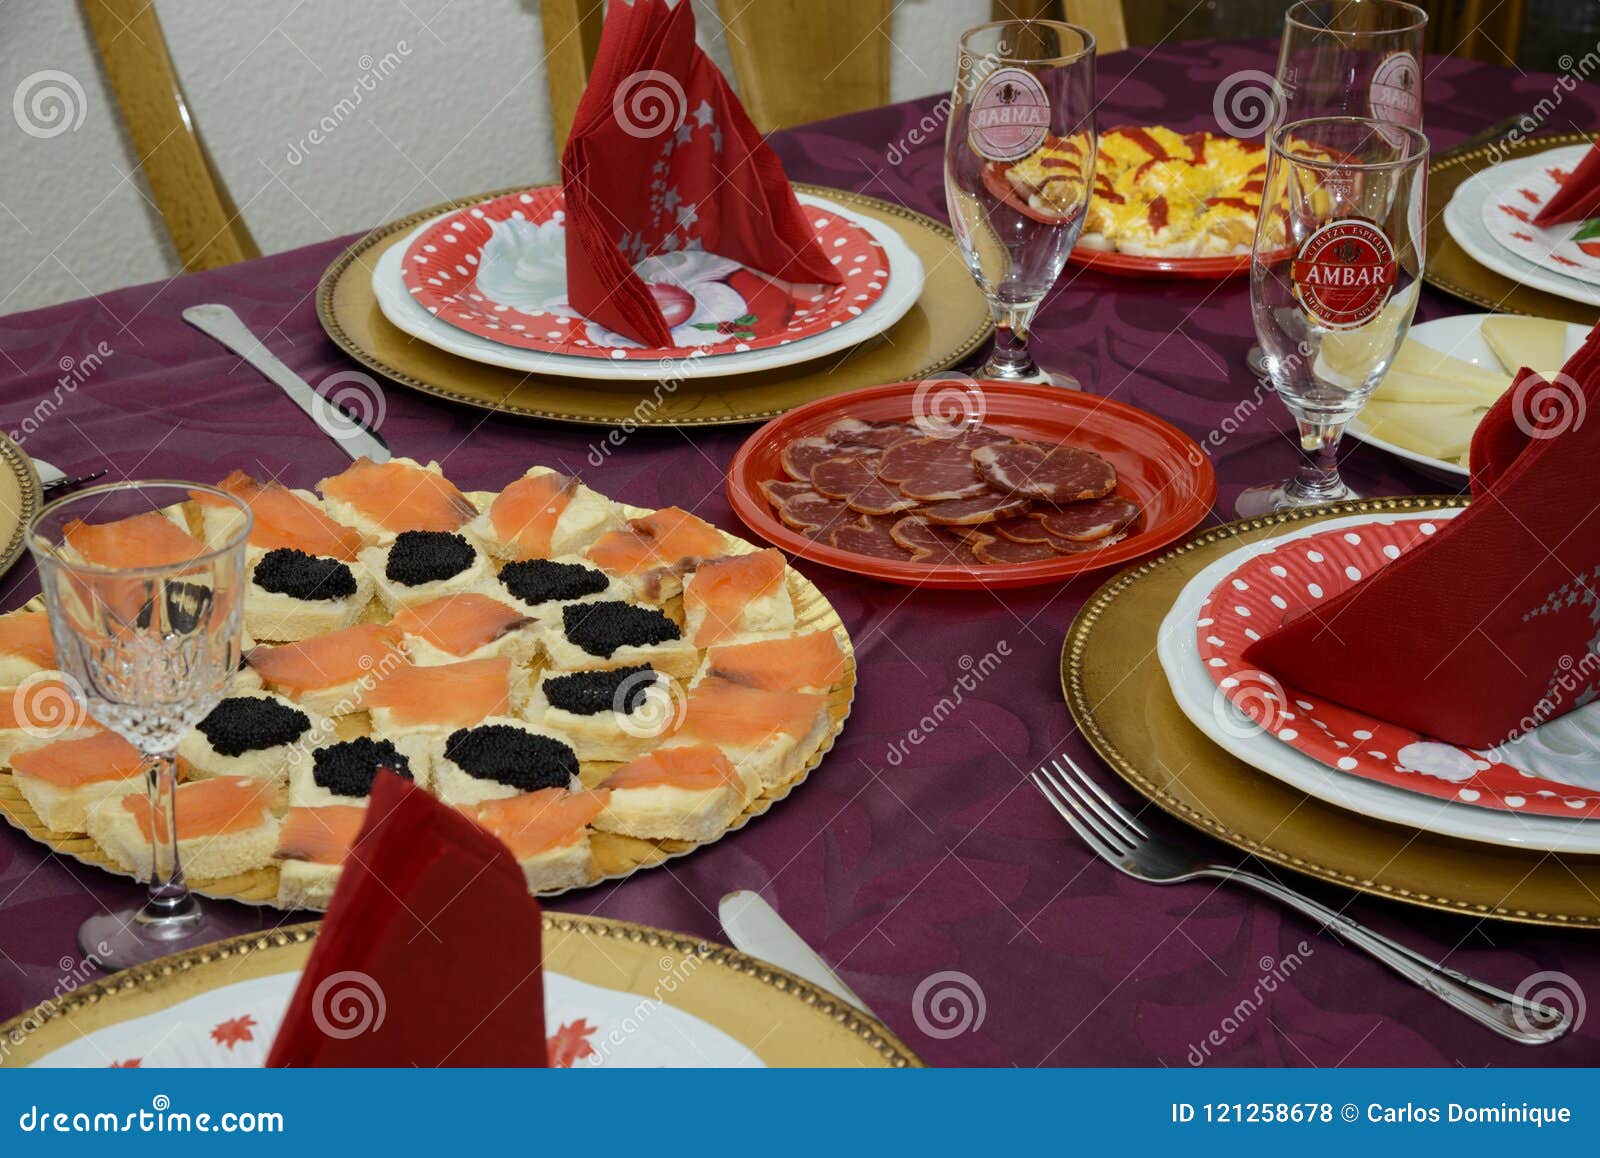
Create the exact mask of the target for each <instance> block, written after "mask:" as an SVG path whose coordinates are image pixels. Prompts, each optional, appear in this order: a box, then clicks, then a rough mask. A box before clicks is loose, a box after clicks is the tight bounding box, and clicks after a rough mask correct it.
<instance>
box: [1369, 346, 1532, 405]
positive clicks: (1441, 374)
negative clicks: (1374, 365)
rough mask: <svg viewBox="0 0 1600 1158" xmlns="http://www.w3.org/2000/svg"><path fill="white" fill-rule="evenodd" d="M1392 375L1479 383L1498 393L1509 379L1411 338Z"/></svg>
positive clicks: (1403, 349)
mask: <svg viewBox="0 0 1600 1158" xmlns="http://www.w3.org/2000/svg"><path fill="white" fill-rule="evenodd" d="M1389 369H1390V370H1391V371H1394V370H1401V371H1404V372H1405V373H1407V374H1420V375H1422V376H1424V377H1428V378H1444V379H1446V380H1447V381H1451V382H1462V383H1466V382H1478V383H1481V384H1483V386H1484V387H1485V388H1486V389H1487V388H1489V387H1491V386H1492V387H1495V388H1496V390H1497V395H1496V396H1497V397H1498V391H1500V390H1504V389H1505V384H1506V382H1507V381H1508V379H1509V376H1508V375H1507V374H1505V373H1503V372H1501V371H1499V370H1494V369H1490V368H1489V367H1487V366H1477V365H1474V364H1473V363H1471V362H1468V361H1466V360H1465V359H1463V358H1457V357H1454V356H1452V355H1450V354H1446V353H1445V352H1444V351H1442V350H1435V349H1434V348H1433V347H1431V346H1424V345H1423V344H1422V343H1421V342H1419V341H1417V340H1416V339H1415V338H1407V339H1406V340H1405V341H1404V342H1402V343H1401V344H1400V349H1399V351H1398V352H1397V353H1396V354H1395V356H1394V361H1393V362H1391V363H1390V364H1389Z"/></svg>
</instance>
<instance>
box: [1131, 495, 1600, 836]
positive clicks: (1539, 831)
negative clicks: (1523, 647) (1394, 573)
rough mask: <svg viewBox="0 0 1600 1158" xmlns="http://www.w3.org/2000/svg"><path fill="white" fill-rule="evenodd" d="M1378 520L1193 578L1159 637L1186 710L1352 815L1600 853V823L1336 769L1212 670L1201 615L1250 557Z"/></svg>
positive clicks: (1224, 562)
mask: <svg viewBox="0 0 1600 1158" xmlns="http://www.w3.org/2000/svg"><path fill="white" fill-rule="evenodd" d="M1457 514H1459V512H1458V511H1454V510H1442V511H1427V512H1424V513H1419V514H1411V515H1395V516H1393V517H1394V518H1395V519H1397V520H1421V519H1427V520H1432V521H1434V522H1437V521H1439V520H1441V519H1448V518H1454V517H1455V515H1457ZM1372 521H1373V516H1371V515H1353V516H1351V517H1349V518H1344V519H1329V520H1326V521H1323V522H1317V523H1312V524H1310V525H1308V526H1306V527H1304V528H1303V529H1301V530H1297V531H1294V532H1292V533H1290V534H1287V535H1281V536H1278V537H1277V538H1272V539H1264V540H1262V541H1260V542H1257V543H1249V544H1247V545H1245V546H1243V547H1240V548H1238V549H1237V550H1234V551H1230V552H1229V553H1228V554H1226V555H1224V556H1223V557H1222V558H1220V559H1218V560H1217V561H1216V562H1215V563H1212V564H1211V565H1210V566H1209V567H1207V568H1206V569H1205V570H1203V571H1201V572H1200V574H1198V575H1196V576H1195V577H1194V578H1193V579H1191V580H1190V581H1189V583H1188V584H1187V585H1186V586H1185V587H1184V589H1183V591H1182V592H1180V593H1179V595H1178V598H1177V599H1176V600H1175V601H1174V602H1173V605H1172V610H1171V611H1169V612H1167V616H1166V618H1165V619H1164V620H1162V622H1161V630H1160V632H1159V633H1158V634H1157V636H1156V653H1157V655H1158V656H1159V657H1160V659H1161V668H1162V670H1163V671H1164V672H1165V673H1166V676H1167V683H1168V685H1169V686H1170V687H1171V688H1172V695H1173V698H1174V699H1176V700H1177V701H1178V706H1179V707H1180V708H1181V709H1183V714H1184V715H1186V716H1188V717H1189V720H1190V722H1191V723H1193V724H1194V726H1195V727H1197V728H1199V729H1200V731H1202V732H1204V733H1205V735H1206V737H1207V738H1208V739H1210V740H1211V741H1212V742H1213V743H1215V744H1216V745H1218V746H1219V747H1221V748H1222V749H1224V750H1225V751H1227V752H1229V753H1231V754H1232V755H1234V756H1237V757H1238V758H1239V759H1240V760H1243V761H1244V762H1245V763H1246V764H1249V765H1250V766H1251V767H1253V768H1257V769H1259V770H1260V771H1262V772H1265V773H1266V774H1267V775H1268V776H1271V777H1273V778H1274V779H1276V780H1281V781H1283V782H1284V783H1285V784H1288V785H1289V786H1290V787H1292V788H1297V789H1299V790H1300V791H1301V792H1304V793H1306V794H1307V795H1310V796H1315V797H1316V798H1317V799H1318V800H1325V801H1327V802H1328V803H1329V804H1335V805H1338V806H1339V807H1340V808H1346V809H1349V810H1350V811H1351V812H1357V813H1360V814H1361V815H1363V816H1370V817H1373V818H1374V819H1377V820H1387V821H1390V822H1392V823H1394V824H1403V825H1406V826H1407V827H1409V828H1420V829H1423V830H1424V831H1427V832H1436V833H1439V834H1440V835H1443V836H1453V837H1457V838H1459V839H1462V840H1475V841H1480V842H1482V843H1485V844H1499V845H1508V846H1510V847H1512V848H1524V849H1534V850H1540V851H1545V852H1564V853H1600V824H1596V823H1591V822H1589V821H1584V820H1578V819H1573V820H1562V819H1560V818H1557V817H1548V816H1534V815H1529V814H1526V813H1516V812H1497V811H1494V810H1491V809H1487V808H1474V807H1472V806H1471V805H1467V804H1453V803H1451V802H1449V801H1441V800H1436V799H1434V798H1433V797H1430V796H1424V795H1422V794H1420V793H1416V792H1407V791H1405V790H1404V789H1401V788H1393V787H1390V786H1389V785H1387V784H1378V783H1376V782H1374V781H1371V780H1366V779H1363V778H1362V777H1360V776H1352V775H1349V774H1348V773H1344V772H1339V771H1337V770H1335V769H1333V768H1329V767H1328V766H1327V765H1325V764H1321V763H1319V762H1318V761H1316V760H1313V759H1312V758H1311V757H1310V756H1307V755H1306V754H1305V753H1303V752H1299V751H1296V750H1295V749H1294V748H1291V747H1290V746H1289V745H1288V744H1285V743H1283V742H1282V741H1280V740H1279V739H1278V738H1277V737H1275V736H1273V735H1272V734H1271V733H1269V732H1264V731H1262V730H1261V729H1260V728H1259V727H1257V726H1256V725H1254V724H1253V723H1251V721H1250V720H1249V719H1248V718H1247V717H1246V716H1245V715H1244V714H1243V713H1241V712H1240V711H1239V710H1238V709H1237V708H1235V707H1234V706H1233V705H1232V704H1231V703H1229V702H1228V699H1227V697H1226V696H1225V695H1223V694H1222V693H1221V692H1220V691H1219V689H1218V688H1217V685H1216V683H1215V682H1214V681H1213V680H1212V678H1211V676H1210V675H1209V674H1207V672H1206V668H1205V664H1204V663H1203V662H1202V661H1201V659H1200V653H1199V649H1198V647H1197V645H1196V642H1195V620H1196V619H1198V618H1199V615H1200V605H1201V604H1202V603H1204V602H1205V600H1206V597H1207V596H1209V595H1210V594H1211V592H1212V590H1213V589H1214V588H1215V587H1216V586H1217V584H1218V583H1221V582H1222V581H1223V580H1224V579H1226V578H1227V576H1228V575H1229V574H1231V573H1232V572H1233V571H1234V569H1235V568H1237V567H1239V566H1240V565H1241V564H1242V563H1244V561H1245V560H1247V559H1250V558H1253V557H1254V556H1256V555H1260V554H1263V553H1265V552H1267V551H1270V550H1272V549H1273V548H1274V547H1277V546H1278V545H1280V544H1282V543H1286V542H1291V541H1293V540H1295V539H1302V538H1305V537H1306V536H1307V535H1315V534H1320V533H1321V532H1323V531H1328V530H1333V529H1336V528H1339V527H1346V526H1358V525H1360V524H1362V523H1371V522H1372Z"/></svg>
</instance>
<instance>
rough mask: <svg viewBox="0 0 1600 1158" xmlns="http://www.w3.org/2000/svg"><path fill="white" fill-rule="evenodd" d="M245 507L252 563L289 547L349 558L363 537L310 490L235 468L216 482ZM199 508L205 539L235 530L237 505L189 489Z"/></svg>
mask: <svg viewBox="0 0 1600 1158" xmlns="http://www.w3.org/2000/svg"><path fill="white" fill-rule="evenodd" d="M217 489H218V490H220V491H226V492H227V493H228V494H230V495H232V496H233V497H234V498H236V499H238V500H239V501H240V502H242V503H244V504H245V505H246V506H247V507H249V508H250V514H251V516H252V521H251V525H250V538H249V540H248V543H247V546H246V550H247V551H248V552H249V555H250V561H251V562H252V563H254V562H255V561H256V560H257V559H259V558H260V557H261V556H262V555H265V554H266V553H267V552H268V551H273V550H277V549H278V548H280V547H293V548H295V549H296V550H300V551H304V552H305V553H306V554H308V555H320V556H322V557H324V558H328V559H338V560H340V561H341V562H344V563H354V562H355V560H356V554H357V552H359V551H360V550H361V548H362V547H363V546H365V545H366V539H365V537H364V536H363V535H362V534H361V532H360V531H358V530H356V529H355V528H354V527H347V526H345V525H344V524H342V523H340V522H339V521H338V520H336V519H334V518H332V517H331V516H330V515H329V514H328V513H327V511H326V509H325V508H324V507H323V505H322V502H321V500H320V499H318V498H317V496H316V495H314V494H312V493H311V492H310V491H301V490H291V489H290V488H289V487H286V486H284V485H283V484H282V483H278V482H272V481H266V482H263V481H262V480H260V479H257V478H253V477H252V476H250V475H248V474H246V473H245V472H244V471H242V470H236V471H234V472H233V473H232V474H230V475H229V476H228V477H227V478H225V479H223V480H222V481H221V482H219V483H217ZM193 495H194V501H195V506H196V507H197V508H198V509H199V511H200V526H201V532H200V533H201V537H202V538H203V539H204V540H205V542H206V545H207V546H209V547H211V548H213V549H216V548H220V547H221V546H223V545H224V544H225V543H227V542H228V540H230V539H231V538H233V536H234V533H235V532H236V531H237V529H238V526H239V522H240V520H241V518H242V515H241V514H240V512H239V508H238V507H235V506H234V505H233V504H232V503H228V502H224V501H223V500H221V499H219V498H217V497H216V496H215V495H211V494H208V493H206V492H204V491H195V492H193Z"/></svg>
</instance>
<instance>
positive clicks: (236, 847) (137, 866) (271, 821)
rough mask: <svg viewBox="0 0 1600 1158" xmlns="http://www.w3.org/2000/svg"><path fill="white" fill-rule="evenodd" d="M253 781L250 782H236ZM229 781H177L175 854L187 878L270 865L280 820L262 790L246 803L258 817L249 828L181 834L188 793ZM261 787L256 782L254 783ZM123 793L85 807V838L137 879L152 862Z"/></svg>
mask: <svg viewBox="0 0 1600 1158" xmlns="http://www.w3.org/2000/svg"><path fill="white" fill-rule="evenodd" d="M234 782H235V783H240V784H253V783H254V782H253V781H246V780H239V781H234ZM227 783H230V781H229V780H210V781H197V782H195V783H192V784H180V785H178V786H177V788H176V789H175V791H176V792H177V794H178V796H177V810H178V858H179V860H180V861H181V862H182V864H183V869H184V873H185V874H186V875H188V876H189V877H191V878H205V879H209V878H216V877H229V876H234V875H236V874H238V873H244V872H249V871H250V870H252V869H258V868H264V867H265V866H267V865H268V864H271V863H272V851H273V849H274V848H276V847H277V844H278V818H277V817H276V816H274V815H273V814H272V809H271V807H270V800H271V797H270V795H268V794H266V793H261V794H259V795H258V796H257V798H256V800H255V801H254V802H253V803H252V804H251V805H250V806H249V807H250V808H251V809H254V810H257V811H256V812H255V816H256V821H255V823H253V824H251V825H250V826H249V827H247V828H243V829H240V830H238V831H234V832H223V833H215V834H212V833H201V834H196V835H192V836H185V835H184V821H183V816H184V800H185V796H186V795H188V794H193V793H196V792H201V791H205V790H207V789H209V788H210V787H211V786H212V785H215V784H227ZM257 787H259V786H257ZM125 798H126V794H123V795H119V796H117V797H114V798H111V799H107V800H102V801H100V802H99V803H98V804H96V805H95V806H94V807H93V808H92V809H90V811H89V836H90V838H91V839H92V840H93V841H94V842H95V843H96V844H97V845H99V846H100V849H101V851H103V852H104V853H105V854H106V855H107V856H108V857H110V858H111V860H112V861H113V862H115V863H116V864H117V865H118V866H119V867H120V868H122V869H123V870H124V871H125V872H129V873H132V874H133V875H134V877H135V878H137V879H138V880H149V879H150V873H151V864H152V852H151V847H150V840H149V838H148V837H146V836H145V834H144V832H143V831H142V830H141V829H140V828H139V825H138V822H137V821H136V820H135V819H134V816H133V813H132V812H130V811H129V810H128V808H127V806H126V804H125V803H124V801H125Z"/></svg>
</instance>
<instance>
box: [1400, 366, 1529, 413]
mask: <svg viewBox="0 0 1600 1158" xmlns="http://www.w3.org/2000/svg"><path fill="white" fill-rule="evenodd" d="M1510 386H1511V378H1510V376H1509V375H1500V376H1498V377H1496V378H1493V379H1479V378H1470V379H1464V378H1444V377H1436V376H1434V375H1431V374H1417V373H1414V372H1412V371H1409V370H1390V371H1389V372H1388V373H1387V374H1385V375H1384V376H1383V381H1381V382H1379V383H1378V388H1377V390H1375V391H1374V392H1373V395H1372V397H1373V399H1374V400H1375V401H1379V402H1428V403H1432V404H1433V405H1446V406H1492V405H1493V404H1494V403H1495V401H1496V400H1497V399H1498V398H1499V397H1500V395H1502V394H1504V393H1505V392H1506V390H1507V389H1508V388H1509V387H1510Z"/></svg>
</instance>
